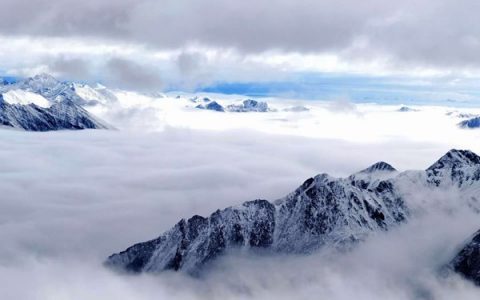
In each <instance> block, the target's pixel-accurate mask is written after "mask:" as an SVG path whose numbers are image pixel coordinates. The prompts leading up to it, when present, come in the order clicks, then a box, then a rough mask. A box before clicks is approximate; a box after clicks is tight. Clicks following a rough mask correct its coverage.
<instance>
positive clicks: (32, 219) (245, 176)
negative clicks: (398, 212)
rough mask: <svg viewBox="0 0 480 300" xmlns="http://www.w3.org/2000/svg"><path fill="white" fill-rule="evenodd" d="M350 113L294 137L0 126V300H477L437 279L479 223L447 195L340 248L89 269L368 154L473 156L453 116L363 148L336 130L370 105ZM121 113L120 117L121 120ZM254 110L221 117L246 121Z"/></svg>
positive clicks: (426, 158) (348, 169)
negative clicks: (174, 229)
mask: <svg viewBox="0 0 480 300" xmlns="http://www.w3.org/2000/svg"><path fill="white" fill-rule="evenodd" d="M347 106H348V107H351V105H350V104H348V105H347ZM144 108H145V109H154V110H155V111H156V109H157V108H155V107H153V108H152V107H151V106H149V105H146V106H145V107H144ZM357 109H358V110H359V111H361V112H362V114H361V115H359V114H357V113H354V114H352V113H351V112H350V111H351V110H348V111H344V110H339V111H338V110H334V111H333V112H332V111H330V110H328V109H327V110H326V111H330V113H329V115H328V116H330V119H327V120H334V119H335V118H342V120H344V121H345V124H344V127H341V128H340V130H337V131H335V129H333V128H335V126H333V125H331V126H330V127H328V128H330V129H331V131H334V132H335V133H336V135H337V137H336V138H334V134H333V133H330V134H328V135H325V136H320V135H317V136H315V135H312V136H304V135H303V134H301V132H302V130H301V129H303V128H302V127H300V129H298V128H297V131H298V134H293V133H294V131H291V134H279V133H278V132H276V131H275V130H272V131H271V132H261V131H260V130H254V129H252V128H249V127H248V126H246V125H245V126H244V128H241V126H237V127H236V128H235V127H228V126H226V128H223V129H222V130H211V129H208V128H205V129H202V130H200V129H197V130H195V129H192V128H191V127H193V126H188V125H189V124H191V123H189V122H193V121H192V120H190V121H188V120H186V118H184V119H182V120H183V121H184V123H183V126H180V125H181V124H179V123H177V124H176V126H172V124H171V123H168V122H166V123H162V126H160V127H155V128H157V130H156V131H149V132H147V131H137V130H133V131H132V130H114V131H103V130H99V131H92V130H89V131H81V132H74V131H61V132H50V133H27V132H21V131H15V130H4V129H2V130H0V154H1V157H2V158H3V159H2V163H1V164H0V191H1V197H0V207H1V208H2V209H1V210H0V240H1V241H2V243H1V245H0V280H1V282H2V285H1V288H0V298H1V299H163V298H165V299H171V298H176V299H291V298H293V297H298V298H301V299H310V298H312V299H313V298H315V299H318V298H326V299H352V298H355V299H452V298H453V297H455V298H461V299H474V298H475V299H478V296H479V295H480V293H479V291H478V289H477V288H475V287H473V285H471V284H470V283H468V282H465V281H464V280H462V279H461V278H459V277H458V276H455V275H451V276H441V274H442V272H440V268H441V267H442V266H443V265H444V264H445V263H447V262H448V261H449V260H450V259H451V257H452V256H453V255H454V254H455V251H456V250H457V249H458V247H459V246H460V245H461V244H462V242H464V241H465V240H466V239H467V238H468V237H469V236H470V235H471V234H473V233H474V232H475V231H476V230H477V229H478V228H479V227H480V220H479V219H478V215H474V214H473V213H472V212H471V211H469V210H468V209H465V208H464V207H463V206H462V205H461V204H459V203H458V202H457V201H455V200H456V199H454V197H453V196H452V197H450V195H443V197H442V198H446V199H438V200H439V201H441V202H442V203H443V204H442V205H436V204H435V203H436V202H435V201H434V200H435V199H433V201H430V202H429V203H430V204H428V206H424V208H425V209H424V210H423V211H422V213H421V214H418V215H416V216H415V217H414V218H413V219H412V220H410V222H409V223H408V224H405V225H403V226H400V227H398V228H397V229H394V230H392V231H391V232H388V233H378V234H376V235H374V236H372V237H371V238H369V239H368V240H367V241H366V242H364V243H361V244H359V245H358V246H357V247H355V248H354V249H353V250H352V251H349V252H346V253H335V252H334V251H330V250H329V249H325V250H324V251H320V252H319V253H315V254H313V255H309V256H266V255H262V254H255V255H253V254H247V253H232V254H231V255H227V256H225V257H223V258H222V259H220V260H218V261H216V262H215V263H214V264H213V265H212V266H211V268H209V269H208V270H206V271H205V273H204V274H203V276H202V277H201V278H191V277H188V276H186V275H182V274H179V273H173V272H165V273H163V274H160V275H140V276H129V275H121V274H117V273H115V272H112V271H110V270H108V269H106V268H104V267H103V265H102V262H103V261H104V260H105V258H106V257H107V256H109V255H110V254H112V253H114V252H118V251H121V250H123V249H125V248H126V247H128V246H130V245H132V244H133V243H136V242H140V241H145V240H148V239H151V238H154V237H157V236H158V235H160V234H161V233H162V232H164V231H165V230H167V229H169V228H170V227H171V226H173V225H174V224H175V223H176V222H178V221H179V220H180V219H181V218H185V217H190V216H192V215H193V214H200V215H204V216H205V215H209V214H210V213H211V212H213V211H214V210H216V209H218V208H224V207H227V206H230V205H235V204H239V203H242V202H244V201H247V200H253V199H257V198H262V199H268V200H275V199H278V198H280V197H282V196H285V195H286V194H287V193H289V192H291V191H292V190H294V189H295V188H296V187H297V186H299V185H300V184H301V183H302V182H303V181H304V180H305V179H306V178H308V177H310V176H312V175H315V174H318V173H323V172H326V173H329V174H331V175H334V176H348V175H349V174H351V173H354V172H356V171H358V170H361V169H363V168H365V167H367V166H369V165H371V164H373V163H374V162H376V161H379V160H383V161H387V162H389V163H391V164H392V165H393V166H395V167H396V168H397V169H399V170H401V171H403V170H408V169H425V168H427V167H428V166H429V165H430V164H432V163H433V162H434V161H435V160H436V159H438V158H439V157H440V156H441V155H443V154H444V153H445V152H446V151H448V150H449V149H450V148H452V147H461V148H469V149H471V150H474V151H475V150H476V151H479V150H480V145H479V143H478V142H476V140H478V139H475V137H476V136H477V133H476V132H475V131H461V130H460V129H458V128H456V127H455V121H452V122H451V124H452V125H440V124H439V126H440V127H439V128H449V129H448V130H450V131H447V133H449V134H450V135H449V137H451V138H450V139H438V140H437V141H436V142H434V138H431V139H422V137H423V135H425V136H427V135H428V130H430V129H431V128H434V126H427V127H426V128H427V129H428V130H427V129H425V128H424V130H419V131H418V132H415V131H412V133H411V136H410V138H405V137H402V136H400V137H399V136H396V135H395V134H390V133H392V132H393V133H395V131H394V130H393V129H394V128H397V127H398V126H401V124H402V122H403V121H401V120H402V119H401V118H400V117H398V118H394V119H393V120H400V123H398V124H397V123H395V122H396V121H392V122H393V123H395V124H396V125H395V126H393V125H392V126H390V127H387V129H388V130H387V129H385V128H382V126H378V128H379V129H378V130H377V131H375V130H374V131H372V132H370V134H371V135H373V136H374V137H375V138H374V139H373V140H371V141H368V142H358V141H356V139H351V138H349V137H350V136H351V135H348V134H345V133H346V132H347V131H342V130H343V129H342V128H347V127H348V126H353V125H354V124H355V122H357V121H358V118H364V120H369V114H370V111H371V110H366V109H365V107H363V108H362V107H359V108H356V109H355V111H357ZM384 110H385V108H384V107H383V108H382V107H376V108H375V110H374V111H384ZM390 110H391V108H388V111H390ZM159 111H160V112H162V111H163V110H162V108H159ZM122 112H123V116H124V117H123V119H122V120H131V119H130V118H131V117H132V115H131V114H130V113H127V112H126V111H122ZM156 112H157V111H156ZM186 113H187V115H188V114H193V112H191V111H188V110H187V112H186ZM197 113H198V114H200V115H201V116H202V117H199V118H205V119H208V118H209V117H210V116H214V115H212V114H211V112H203V111H198V112H197ZM204 113H205V114H204ZM308 114H309V113H308ZM106 115H107V114H106ZM142 115H143V116H145V115H144V114H142V113H141V112H137V114H136V115H135V116H134V117H135V118H137V117H139V116H142ZM438 115H440V114H438ZM441 115H442V116H444V113H443V112H442V113H441ZM174 116H178V115H175V114H174ZM182 116H185V115H182ZM255 116H258V114H253V115H247V116H246V117H241V116H233V117H232V118H234V120H236V121H237V122H238V123H237V124H240V122H241V121H242V122H244V123H242V124H246V123H247V122H246V121H249V120H254V119H255V118H256V117H255ZM265 116H266V115H264V117H262V118H266V117H265ZM325 116H327V115H325ZM391 116H393V114H391ZM406 116H407V118H409V117H410V120H417V121H418V122H421V120H422V118H420V117H412V116H415V115H413V113H412V114H410V113H408V114H407V115H406ZM242 118H245V119H242ZM442 118H443V117H442ZM187 119H188V118H187ZM386 119H387V117H385V118H384V119H382V118H380V119H378V120H380V121H381V120H386ZM114 120H117V121H116V122H115V123H114V125H116V126H118V125H120V124H121V123H119V122H118V119H115V118H112V119H111V120H110V121H114ZM196 120H197V121H198V120H199V119H196ZM291 120H294V118H293V117H290V118H287V121H285V122H286V123H288V122H290V121H291ZM433 120H439V119H435V118H434V119H433ZM440 120H444V119H440ZM144 121H145V122H148V118H147V119H146V120H144ZM179 122H180V121H179ZM261 122H265V120H263V121H261ZM285 122H283V123H285ZM323 122H327V121H325V120H323ZM352 122H353V123H352ZM372 122H373V121H372ZM412 122H413V121H412ZM283 123H282V124H283ZM212 124H215V123H210V125H209V126H212ZM218 124H219V123H218ZM259 124H260V123H259ZM298 124H303V123H298ZM298 124H297V125H298ZM331 124H335V123H331ZM419 124H421V123H413V124H408V126H411V127H412V128H413V127H414V126H415V125H419ZM449 124H450V123H449ZM347 125H348V126H347ZM282 126H283V125H282ZM442 126H444V127H442ZM199 127H202V126H199ZM207 127H208V126H207ZM272 128H274V127H272ZM312 128H313V127H312ZM319 128H327V127H319ZM372 128H374V127H372ZM309 130H312V129H311V128H310V129H309ZM358 132H360V131H358ZM453 133H457V134H453ZM431 134H433V135H434V136H436V135H435V132H431ZM365 135H367V134H365ZM452 195H454V194H453V193H452ZM423 196H424V197H427V196H429V195H426V194H425V195H422V194H421V193H420V192H419V193H417V194H416V197H413V198H412V199H411V201H420V200H421V199H422V198H424V197H423ZM430 200H432V199H430Z"/></svg>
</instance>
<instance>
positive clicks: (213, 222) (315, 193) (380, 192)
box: [106, 150, 480, 274]
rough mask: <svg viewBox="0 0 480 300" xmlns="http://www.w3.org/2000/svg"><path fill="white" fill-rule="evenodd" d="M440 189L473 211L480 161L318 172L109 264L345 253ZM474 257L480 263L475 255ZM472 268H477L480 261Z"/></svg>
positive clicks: (142, 267) (468, 155) (454, 157)
mask: <svg viewBox="0 0 480 300" xmlns="http://www.w3.org/2000/svg"><path fill="white" fill-rule="evenodd" d="M445 189H458V190H459V191H461V199H458V201H459V204H460V203H462V202H463V203H465V204H466V205H468V206H470V207H473V208H475V209H478V202H479V200H480V199H479V195H478V190H479V189H480V157H479V156H477V155H476V154H475V153H473V152H470V151H464V150H451V151H449V152H448V153H447V154H445V155H444V156H443V157H441V158H440V159H439V160H438V161H437V162H435V163H434V164H433V165H432V166H430V167H429V168H428V169H426V170H424V171H407V172H402V173H399V172H398V171H396V170H395V168H393V167H392V166H391V165H389V164H388V163H385V162H379V163H376V164H374V165H372V166H370V167H369V168H367V169H365V170H362V171H360V172H358V173H355V174H352V175H350V176H349V177H347V178H334V177H331V176H329V175H328V174H320V175H317V176H315V177H312V178H309V179H307V180H306V181H305V182H304V183H303V184H302V185H300V186H299V187H298V188H297V189H296V190H295V191H293V192H292V193H290V194H289V195H287V196H285V197H284V198H281V199H279V200H276V201H273V202H271V201H267V200H254V201H249V202H245V203H243V204H241V205H238V206H233V207H229V208H226V209H223V210H217V211H216V212H214V213H213V214H211V215H210V216H209V217H202V216H193V217H191V218H190V219H188V220H185V219H182V220H180V222H178V223H177V224H176V225H175V226H173V227H172V228H171V229H170V230H168V231H167V232H165V233H163V234H161V235H160V236H159V237H158V238H155V239H153V240H150V241H147V242H143V243H139V244H135V245H133V246H131V247H129V248H128V249H126V250H125V251H122V252H120V253H117V254H113V255H111V256H110V257H109V258H108V259H107V261H106V265H108V266H110V267H112V268H115V269H119V270H125V271H130V272H161V271H164V270H178V271H184V272H187V273H190V274H197V273H198V272H201V270H202V268H203V267H204V266H206V265H208V264H209V263H210V262H211V261H213V260H214V259H215V258H217V257H219V256H220V255H223V254H225V253H228V251H229V250H232V249H243V250H244V251H255V250H257V249H264V250H265V251H267V252H268V251H270V252H271V253H293V254H308V253H312V252H313V251H316V250H318V249H320V248H325V247H338V248H341V249H344V248H345V247H346V248H349V247H351V246H353V245H354V244H355V243H357V242H359V241H362V240H364V239H365V238H367V237H368V236H369V235H371V234H373V233H375V232H381V231H383V232H385V231H389V230H390V229H392V228H395V227H397V226H401V225H402V224H403V223H405V222H408V220H409V219H410V218H411V215H412V209H413V208H412V207H410V206H409V205H408V199H409V197H410V195H412V193H413V194H414V193H417V192H419V191H422V192H425V193H426V195H428V194H429V193H435V192H439V191H442V190H445ZM476 245H477V246H476V247H477V248H475V249H478V243H477V244H476ZM475 254H476V255H477V256H476V258H475V259H478V261H480V257H479V251H476V252H475ZM475 266H476V269H475V270H474V271H478V268H479V266H480V264H479V263H476V264H475ZM472 272H473V271H472ZM476 274H477V273H476Z"/></svg>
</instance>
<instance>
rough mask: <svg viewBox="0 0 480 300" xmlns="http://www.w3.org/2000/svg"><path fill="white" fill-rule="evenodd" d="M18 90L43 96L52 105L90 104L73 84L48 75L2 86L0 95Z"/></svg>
mask: <svg viewBox="0 0 480 300" xmlns="http://www.w3.org/2000/svg"><path fill="white" fill-rule="evenodd" d="M16 90H21V91H25V92H30V93H34V94H38V95H41V96H42V97H44V98H45V99H46V100H48V101H49V102H51V103H56V102H61V101H63V100H69V101H71V102H73V103H75V104H78V105H84V104H87V103H88V102H87V101H86V100H85V99H83V98H82V97H80V96H79V95H78V94H77V93H76V92H75V88H74V85H73V84H72V83H69V82H61V81H59V80H57V79H55V78H54V77H53V76H51V75H48V74H40V75H36V76H34V77H29V78H26V79H24V80H21V81H18V82H16V83H13V84H7V85H3V86H0V93H2V94H4V93H7V92H9V91H16Z"/></svg>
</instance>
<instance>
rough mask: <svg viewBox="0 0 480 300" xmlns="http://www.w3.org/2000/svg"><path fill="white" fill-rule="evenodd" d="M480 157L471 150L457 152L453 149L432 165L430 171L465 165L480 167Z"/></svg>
mask: <svg viewBox="0 0 480 300" xmlns="http://www.w3.org/2000/svg"><path fill="white" fill-rule="evenodd" d="M479 164H480V156H478V155H477V154H475V153H473V152H472V151H469V150H457V149H452V150H450V151H448V152H447V153H446V154H445V155H444V156H442V157H441V158H440V159H439V160H437V161H436V162H435V163H434V164H433V165H431V166H430V167H429V168H428V169H427V171H429V170H439V169H443V168H445V167H453V166H455V167H459V166H463V165H479Z"/></svg>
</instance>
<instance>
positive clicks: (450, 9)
mask: <svg viewBox="0 0 480 300" xmlns="http://www.w3.org/2000/svg"><path fill="white" fill-rule="evenodd" d="M479 8H480V3H479V2H478V1H475V0H459V1H458V0H456V1H454V0H444V1H434V0H418V1H413V0H406V1H401V2H400V1H396V2H393V1H382V0H365V1H355V0H335V1H333V0H325V1H316V0H298V1H290V0H276V1H267V0H245V1H230V0H204V1H192V0H163V1H151V0H139V1H133V0H118V1H93V0H85V1H73V0H48V1H47V0H34V1H32V0H4V1H2V9H1V11H0V32H1V33H3V34H6V35H20V34H23V35H31V36H68V37H72V36H73V37H96V38H101V39H108V40H120V41H127V42H129V41H131V42H136V43H141V44H146V45H149V46H151V47H154V48H158V49H167V48H168V49H172V48H179V47H182V46H185V45H188V44H191V43H199V44H202V45H207V46H212V47H229V48H230V47H232V48H236V49H238V50H240V51H243V52H249V53H251V52H262V51H266V50H272V49H278V50H284V51H299V52H304V53H307V52H308V53H310V52H316V53H317V52H336V53H340V54H342V55H344V56H345V57H349V58H351V59H372V58H376V57H377V56H378V55H382V56H386V57H388V58H390V59H391V61H393V62H395V63H404V62H407V63H416V64H420V65H425V66H440V67H448V66H456V67H469V66H471V65H478V64H479V63H480V61H479V59H478V55H477V53H478V51H479V50H480V40H479V38H478V37H479V36H480V26H479V23H480V21H478V18H477V17H476V12H478V10H479Z"/></svg>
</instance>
